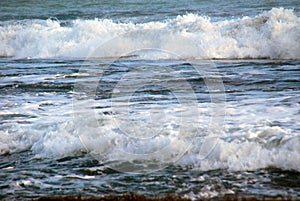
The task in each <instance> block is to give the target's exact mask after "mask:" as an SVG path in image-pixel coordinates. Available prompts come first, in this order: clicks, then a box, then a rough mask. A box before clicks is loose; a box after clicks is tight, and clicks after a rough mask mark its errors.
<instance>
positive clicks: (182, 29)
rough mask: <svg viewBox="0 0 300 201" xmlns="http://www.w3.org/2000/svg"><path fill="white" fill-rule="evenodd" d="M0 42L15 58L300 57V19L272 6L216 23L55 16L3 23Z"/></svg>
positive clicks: (190, 18)
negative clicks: (161, 52)
mask: <svg viewBox="0 0 300 201" xmlns="http://www.w3.org/2000/svg"><path fill="white" fill-rule="evenodd" d="M0 41H1V46H0V57H13V58H59V57H63V58H66V57H67V58H86V57H88V56H91V55H92V56H93V57H100V58H101V57H105V58H107V57H108V58H111V57H121V56H126V55H129V54H130V52H132V51H136V50H139V49H145V48H155V49H162V50H165V51H169V52H173V53H174V54H175V55H180V57H181V58H183V59H249V58H252V59H260V58H268V59H299V58H300V45H299V44H300V18H299V17H297V16H296V15H295V13H294V12H293V10H289V9H283V8H273V9H272V10H270V11H266V12H263V13H261V14H259V15H257V16H255V17H243V18H240V19H231V20H223V21H216V22H213V21H211V20H210V18H209V17H206V16H199V15H196V14H186V15H183V16H178V17H176V18H175V19H169V20H165V21H153V22H147V23H141V24H134V23H116V22H114V21H112V20H109V19H94V20H81V19H78V20H74V21H71V22H70V24H68V26H65V25H61V24H60V23H59V21H57V20H53V19H48V20H24V21H18V22H17V23H4V24H3V23H2V25H1V26H0ZM142 56H143V58H144V57H145V58H151V59H164V58H165V56H166V55H154V56H153V55H148V57H147V55H142ZM169 56H170V55H169ZM168 59H170V58H168ZM171 59H172V58H171ZM173 59H174V58H173Z"/></svg>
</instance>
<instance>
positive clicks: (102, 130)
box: [0, 103, 300, 171]
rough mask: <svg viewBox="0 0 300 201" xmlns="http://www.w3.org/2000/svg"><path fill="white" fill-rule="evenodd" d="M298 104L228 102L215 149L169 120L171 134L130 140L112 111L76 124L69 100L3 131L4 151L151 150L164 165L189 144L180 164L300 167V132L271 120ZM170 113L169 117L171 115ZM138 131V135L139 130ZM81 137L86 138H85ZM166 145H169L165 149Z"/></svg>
mask: <svg viewBox="0 0 300 201" xmlns="http://www.w3.org/2000/svg"><path fill="white" fill-rule="evenodd" d="M241 104H242V103H241ZM39 105H40V104H39ZM235 108H238V109H235ZM293 108H294V107H289V106H276V107H272V113H264V112H262V111H263V110H265V109H267V106H265V105H260V104H258V105H257V106H255V107H253V105H249V106H241V105H240V106H238V107H237V106H234V105H231V104H229V103H228V109H227V111H226V112H227V117H226V118H227V119H228V120H227V121H226V122H225V125H224V132H223V133H221V134H220V138H219V140H218V144H217V145H216V146H215V147H214V149H212V151H211V152H210V150H205V149H206V148H208V149H211V146H207V144H203V143H202V141H201V140H199V142H198V139H197V138H194V139H193V140H192V142H193V146H191V147H190V148H188V146H189V144H188V143H187V142H189V141H184V140H182V137H179V136H178V128H177V127H176V125H177V124H176V123H178V122H173V123H167V124H168V125H167V124H166V129H165V131H166V133H160V134H159V135H157V136H156V137H153V138H151V139H146V140H143V139H136V140H132V139H130V140H128V138H127V137H126V136H125V135H122V134H120V133H118V132H116V125H115V124H114V123H112V122H111V121H110V120H109V119H110V115H108V116H103V117H102V119H101V123H99V122H96V121H95V118H87V119H85V120H83V121H82V122H81V124H78V122H77V124H75V125H74V121H73V118H72V114H71V113H72V106H71V105H70V106H67V105H64V106H63V107H56V109H55V110H50V111H49V114H48V115H47V116H45V117H40V118H39V119H38V120H37V121H36V122H35V121H33V122H32V123H31V124H27V125H26V124H25V125H24V124H23V125H22V124H15V123H11V125H10V126H9V127H8V128H7V129H6V130H2V131H0V134H1V135H0V154H5V153H14V152H18V151H23V150H31V151H32V152H33V153H34V154H35V155H36V157H42V158H44V157H45V158H52V157H63V156H68V155H76V154H78V153H80V152H82V151H85V150H86V149H87V151H88V152H91V153H92V154H93V153H94V154H95V155H96V158H97V159H99V160H100V161H101V160H102V162H106V161H109V160H115V159H120V158H122V157H124V150H125V151H126V152H127V153H132V154H131V155H130V154H129V155H126V158H125V159H126V160H129V161H130V160H131V159H130V158H129V156H134V155H135V154H137V155H138V154H146V156H147V154H148V153H153V152H157V153H159V154H160V155H154V156H153V155H151V154H149V157H150V155H151V156H153V157H154V159H156V160H159V161H156V162H158V163H162V164H164V163H165V162H166V161H167V160H169V159H171V161H172V157H176V156H174V155H173V156H172V154H175V155H176V153H179V152H181V151H182V148H184V149H186V150H188V152H186V153H185V154H184V155H183V156H182V157H180V158H179V160H175V159H176V158H175V159H174V161H173V162H174V163H175V164H180V165H184V166H185V165H193V166H194V168H196V169H201V170H210V169H219V168H221V169H229V170H234V171H235V170H255V169H259V168H266V167H278V168H283V169H294V170H297V171H300V169H299V167H300V154H299V153H300V138H299V135H298V134H297V133H295V132H293V131H292V130H290V129H287V128H283V127H280V126H272V125H271V123H272V122H275V121H276V120H277V119H276V118H278V117H280V118H281V120H283V121H287V122H288V121H291V120H292V119H293V118H294V117H295V115H297V114H295V113H296V112H297V111H295V110H294V109H293ZM18 110H21V111H23V112H24V113H26V111H27V113H30V112H34V111H35V110H38V104H37V107H36V108H35V107H34V106H32V107H30V108H29V107H26V104H24V105H23V106H21V107H19V108H16V111H15V112H17V111H18ZM199 110H200V111H201V112H200V114H203V116H202V117H201V118H200V125H201V126H198V130H197V131H198V132H202V131H203V132H206V127H205V126H207V122H205V119H207V116H206V113H207V112H208V109H207V105H205V104H204V105H201V104H199ZM4 112H5V111H2V112H1V114H3V113H4ZM11 112H12V113H13V111H11ZM164 112H165V113H170V114H171V115H172V114H174V111H173V110H170V109H169V110H168V109H165V110H164ZM143 115H145V114H143ZM168 118H169V119H168V120H170V118H171V117H168ZM202 120H203V122H201V121H202ZM232 122H234V123H232ZM128 129H129V130H130V128H128ZM193 129H195V128H194V127H190V128H188V129H186V130H184V131H187V132H185V133H183V135H186V136H188V135H190V133H191V132H194V130H193ZM78 131H80V133H78ZM134 132H140V133H141V135H142V134H143V133H144V132H145V131H144V129H140V130H135V131H134ZM135 134H136V135H137V136H138V133H135ZM180 135H182V133H181V134H180ZM79 136H80V137H81V140H83V142H84V143H82V141H80V139H79ZM186 136H185V137H186ZM205 143H210V142H209V141H206V142H205ZM168 146H169V147H168ZM166 147H168V149H164V148H166ZM207 151H208V152H209V154H208V155H207V156H206V155H204V154H203V153H206V152H207ZM133 159H134V158H132V160H133ZM147 159H149V158H147ZM149 160H150V159H149ZM145 163H147V162H145Z"/></svg>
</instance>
